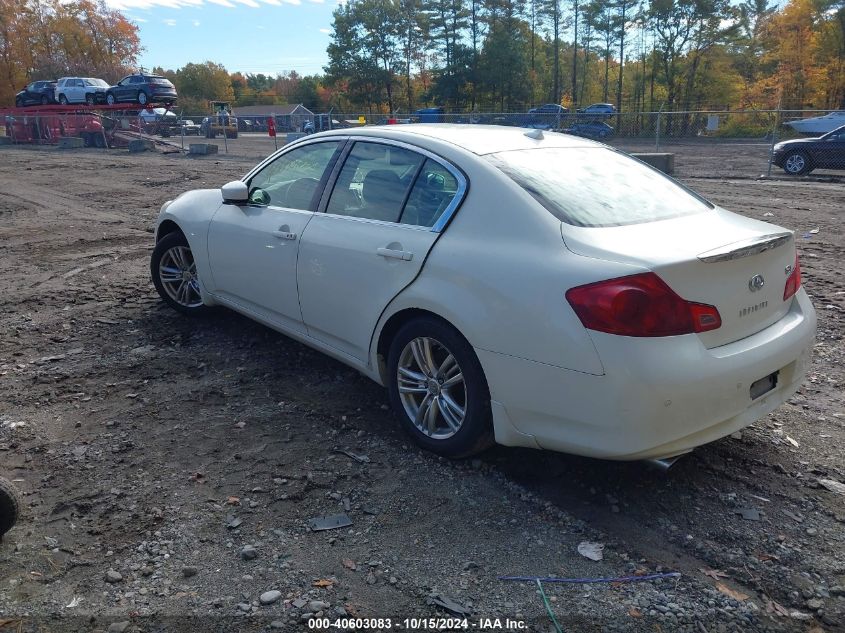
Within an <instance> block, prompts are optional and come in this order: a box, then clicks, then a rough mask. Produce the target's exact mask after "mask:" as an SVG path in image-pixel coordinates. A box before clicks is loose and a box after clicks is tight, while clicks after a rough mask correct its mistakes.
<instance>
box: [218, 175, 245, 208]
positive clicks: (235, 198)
mask: <svg viewBox="0 0 845 633" xmlns="http://www.w3.org/2000/svg"><path fill="white" fill-rule="evenodd" d="M220 192H221V193H222V194H223V202H229V203H235V204H239V203H241V202H246V201H247V200H248V199H249V189H248V188H247V186H246V183H245V182H244V181H243V180H233V181H232V182H227V183H226V184H225V185H223V186H222V187H220Z"/></svg>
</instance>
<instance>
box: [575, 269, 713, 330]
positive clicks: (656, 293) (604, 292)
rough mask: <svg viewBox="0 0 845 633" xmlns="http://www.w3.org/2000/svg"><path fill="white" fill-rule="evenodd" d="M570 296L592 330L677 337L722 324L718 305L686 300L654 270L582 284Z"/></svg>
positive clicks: (578, 312)
mask: <svg viewBox="0 0 845 633" xmlns="http://www.w3.org/2000/svg"><path fill="white" fill-rule="evenodd" d="M566 299H567V301H569V304H570V305H571V306H572V309H573V310H575V314H577V315H578V318H579V319H581V323H583V324H584V327H585V328H587V329H588V330H597V331H599V332H607V333H608V334H619V335H621V336H676V335H679V334H692V333H693V332H707V331H709V330H715V329H717V328H719V327H721V325H722V318H721V316H719V311H718V310H717V309H716V307H715V306H711V305H706V304H703V303H694V302H692V301H686V300H685V299H682V298H681V297H679V296H678V295H677V293H675V291H674V290H672V289H671V288H670V287H669V286H667V285H666V283H665V282H664V281H663V280H662V279H661V278H660V277H658V276H657V275H656V274H654V273H643V274H640V275H631V276H630V277H619V278H618V279H608V280H607V281H599V282H597V283H592V284H587V285H585V286H578V287H577V288H572V289H570V290H568V291H567V292H566Z"/></svg>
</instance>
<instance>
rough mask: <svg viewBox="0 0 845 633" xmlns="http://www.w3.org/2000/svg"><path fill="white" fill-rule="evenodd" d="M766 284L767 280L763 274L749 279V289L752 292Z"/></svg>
mask: <svg viewBox="0 0 845 633" xmlns="http://www.w3.org/2000/svg"><path fill="white" fill-rule="evenodd" d="M765 285H766V280H765V279H763V275H754V276H753V277H752V278H751V279H749V280H748V289H749V290H750V291H751V292H757V291H758V290H760V289H761V288H762V287H763V286H765Z"/></svg>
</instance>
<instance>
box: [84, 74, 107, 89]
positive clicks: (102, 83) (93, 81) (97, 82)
mask: <svg viewBox="0 0 845 633" xmlns="http://www.w3.org/2000/svg"><path fill="white" fill-rule="evenodd" d="M85 85H86V86H97V87H99V88H108V87H109V85H108V84H107V83H106V82H105V81H103V80H102V79H91V78H90V77H89V78H88V79H86V80H85Z"/></svg>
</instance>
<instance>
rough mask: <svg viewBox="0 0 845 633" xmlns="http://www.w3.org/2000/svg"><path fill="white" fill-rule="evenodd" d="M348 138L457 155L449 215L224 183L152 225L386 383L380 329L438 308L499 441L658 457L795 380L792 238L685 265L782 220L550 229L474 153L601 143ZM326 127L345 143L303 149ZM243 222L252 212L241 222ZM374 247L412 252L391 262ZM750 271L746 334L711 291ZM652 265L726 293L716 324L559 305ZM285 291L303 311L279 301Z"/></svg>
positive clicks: (492, 134) (236, 301) (491, 137)
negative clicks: (757, 301) (299, 207)
mask: <svg viewBox="0 0 845 633" xmlns="http://www.w3.org/2000/svg"><path fill="white" fill-rule="evenodd" d="M345 132H346V134H345V136H348V137H349V138H352V139H356V138H361V139H368V138H373V137H376V138H383V139H391V140H394V141H400V142H404V143H410V144H413V145H417V146H419V147H421V148H422V149H424V150H426V151H428V152H432V153H434V154H436V155H438V156H440V157H442V158H443V159H445V160H447V161H450V162H451V163H453V164H455V165H457V166H459V167H460V169H461V170H462V171H463V173H464V174H465V175H466V179H467V181H468V182H469V189H468V191H467V193H466V197H465V200H464V202H463V206H461V208H460V209H459V210H458V211H457V213H456V214H455V215H454V217H453V218H452V219H451V223H450V224H448V226H447V227H446V228H445V230H444V231H443V232H442V233H438V232H437V231H432V230H429V229H426V228H420V227H411V226H404V225H395V224H389V223H385V222H379V221H370V220H363V219H360V218H352V217H347V216H333V215H326V214H323V213H321V212H316V213H311V212H294V211H290V210H287V211H283V212H281V213H287V214H294V213H295V214H297V216H298V218H297V222H294V221H293V220H292V219H291V217H292V215H288V216H285V217H282V216H281V215H276V213H275V212H274V213H270V209H265V211H267V214H266V215H267V216H268V218H266V219H260V218H261V216H262V215H264V214H257V215H256V216H255V217H251V216H250V217H247V218H243V217H238V216H237V213H242V211H240V208H239V207H237V206H235V205H227V204H223V201H222V196H221V194H220V192H219V190H205V191H195V192H190V193H188V194H185V195H183V196H181V197H179V198H178V199H176V200H175V201H173V202H172V203H169V204H166V205H165V206H164V207H163V209H162V214H161V216H160V219H159V227H161V226H162V223H164V222H175V223H176V224H177V225H178V226H179V228H180V229H181V230H182V231H183V233H184V234H185V236H186V237H187V239H188V242H189V243H190V245H191V248H192V251H193V253H194V258H195V261H196V263H197V271H198V274H199V278H200V281H201V290H202V296H203V299H204V301H205V302H206V303H207V304H214V303H221V304H223V305H226V306H228V307H231V308H233V309H235V310H238V311H240V312H243V313H244V314H247V315H249V316H251V317H253V318H255V319H256V320H258V321H260V322H262V323H265V324H266V325H268V326H270V327H273V328H275V329H277V330H279V331H280V332H282V333H284V334H287V335H289V336H291V337H293V338H295V339H296V340H299V341H302V342H304V343H305V344H307V345H310V346H312V347H314V348H316V349H318V350H320V351H323V352H325V353H327V354H329V355H330V356H332V357H334V358H336V359H338V360H340V361H341V362H344V363H346V364H348V365H350V366H352V367H355V368H356V369H358V370H359V371H361V372H362V373H364V374H365V375H367V376H368V377H370V378H372V379H373V380H375V381H377V382H379V383H381V384H385V382H386V378H387V377H386V376H385V375H384V358H383V357H382V356H381V355H380V348H379V339H380V335H381V332H382V331H383V330H384V328H385V327H386V326H387V325H388V323H390V322H391V319H392V318H394V317H396V318H401V317H402V315H403V314H404V313H405V312H406V311H408V310H417V311H419V310H423V311H427V312H431V313H434V314H436V315H439V316H440V317H442V318H443V319H445V320H446V321H448V322H450V323H451V324H452V325H454V326H455V327H456V328H457V329H458V330H459V331H460V332H461V333H462V334H463V335H464V337H465V338H466V339H467V340H468V341H469V343H470V344H471V345H472V347H473V348H474V349H475V352H476V354H477V356H478V358H479V361H480V362H481V366H482V368H483V370H484V373H485V377H486V379H487V383H488V386H489V388H490V394H491V408H492V412H493V425H494V429H495V436H496V440H497V441H498V442H499V443H502V444H506V445H515V446H529V447H534V448H538V447H539V448H546V449H552V450H562V451H567V452H573V453H578V454H583V455H590V456H595V457H602V458H610V459H641V458H659V457H669V456H673V455H677V454H680V453H683V452H686V451H689V450H691V449H692V448H694V447H695V446H698V445H700V444H703V443H706V442H709V441H712V440H715V439H718V438H719V437H723V436H724V435H727V434H729V433H732V432H733V431H735V430H737V429H739V428H742V427H743V426H746V425H747V424H749V423H751V422H753V421H754V420H756V419H759V418H760V417H761V416H762V415H765V414H766V413H767V412H769V411H771V410H772V409H774V408H775V407H777V406H778V405H779V404H781V403H782V402H784V401H785V400H786V399H787V398H788V397H789V396H790V395H791V394H792V393H794V391H795V390H796V389H797V388H798V387H799V386H800V383H801V381H802V379H803V377H804V374H805V372H806V368H807V364H808V359H809V354H810V349H811V347H812V344H813V339H814V335H815V313H814V312H813V308H812V305H811V304H810V301H809V299H808V297H807V295H806V293H805V291H804V290H803V289H801V290H800V291H799V292H798V294H797V295H796V296H795V297H793V298H791V299H790V300H788V301H783V299H782V297H780V296H778V295H779V294H782V293H783V287H784V286H783V284H784V282H785V277H784V272H783V270H780V269H781V268H783V267H784V266H783V265H784V262H788V263H792V261H793V258H794V243H793V241H791V240H790V241H789V243H788V245H787V244H784V245H782V246H780V247H779V248H777V249H774V250H772V251H770V252H765V253H761V254H760V255H757V256H755V257H754V258H745V259H738V260H735V261H728V262H718V263H704V262H700V261H697V260H695V261H693V260H694V257H695V256H696V255H698V254H700V253H702V252H706V251H709V250H711V249H713V248H715V247H717V246H722V245H724V244H726V243H729V242H733V241H738V240H742V239H744V238H747V237H749V236H752V237H753V236H760V235H762V234H764V233H767V232H768V233H772V232H778V231H779V232H781V233H782V232H783V229H780V228H779V227H774V226H772V225H768V224H765V223H761V222H756V221H754V220H748V219H746V218H743V217H741V216H736V215H734V214H731V213H729V212H727V211H724V210H708V211H707V212H706V213H703V214H700V217H699V216H696V215H693V216H687V217H685V218H678V219H675V220H667V221H662V222H650V223H644V224H639V225H631V226H622V227H603V228H582V227H574V226H569V225H562V224H561V222H560V221H559V220H558V219H557V218H555V217H554V216H552V214H550V213H549V212H547V211H546V210H545V209H544V208H543V207H542V206H540V204H539V203H538V202H537V201H535V199H534V198H533V197H532V196H531V195H529V194H528V193H527V192H526V191H525V190H524V189H523V188H521V187H520V186H519V185H517V184H516V182H514V181H513V180H511V179H510V178H508V177H506V176H505V175H504V174H503V173H502V172H501V171H499V170H498V169H497V168H496V167H495V166H493V165H492V164H491V163H489V162H487V161H486V160H484V159H479V155H484V154H488V153H493V152H498V151H503V150H512V149H530V148H535V147H584V146H591V147H600V146H599V144H597V143H593V142H591V141H587V140H584V139H578V138H573V137H569V136H565V135H560V134H545V135H541V137H540V138H539V139H534V138H529V137H526V136H525V135H524V131H523V130H519V129H505V130H502V129H501V128H494V129H492V130H491V128H486V127H484V126H463V125H433V124H422V125H408V126H401V128H400V127H398V126H397V127H395V128H383V127H381V128H376V129H373V128H363V129H360V130H355V131H351V132H349V131H345ZM345 136H344V137H345ZM327 138H340V137H339V136H338V135H337V134H334V135H333V134H331V133H328V134H320V135H315V136H312V137H309V139H308V140H307V141H305V142H313V141H316V140H319V139H327ZM298 145H299V144H294V147H295V146H298ZM284 151H286V150H285V149H283V150H282V152H284ZM268 160H269V159H268ZM259 167H260V166H259ZM259 167H256V169H255V170H253V172H251V174H252V173H256V172H257V170H258V169H259ZM248 178H249V174H248V175H247V177H245V178H244V180H247V179H248ZM236 212H237V213H236ZM215 214H217V215H215ZM212 216H214V217H215V220H214V221H212V219H211V218H212ZM253 219H259V220H260V221H259V222H256V225H255V227H254V229H253V231H252V232H249V231H245V229H244V222H245V221H250V222H251V221H252V220H253ZM218 221H219V223H218ZM210 225H211V227H212V228H211V231H209V226H210ZM277 225H278V226H277ZM284 227H287V228H288V229H289V230H290V232H291V233H296V234H297V238H299V239H296V240H285V242H288V243H285V244H284V245H283V246H280V245H279V243H280V241H281V240H278V241H274V238H273V237H272V235H269V234H264V232H265V231H269V232H270V233H272V231H278V230H280V229H282V228H284ZM681 229H683V230H681ZM160 230H161V229H160ZM562 238H563V239H562ZM289 246H290V247H292V248H288V247H289ZM379 248H390V249H392V250H398V251H406V252H409V253H412V256H411V257H410V259H401V258H398V259H397V258H385V257H383V256H381V255H379V254H378V249H379ZM209 250H211V252H212V256H211V257H210V258H209V255H208V253H209ZM294 251H295V254H294ZM239 262H240V263H241V265H240V266H239ZM256 264H260V268H261V270H259V271H256ZM758 266H759V267H762V268H761V270H764V274H766V275H767V276H772V275H774V277H772V281H771V283H770V288H769V291H770V292H771V293H773V294H772V296H771V297H769V298H768V300H769V301H770V302H771V310H770V311H768V312H766V314H762V315H756V317H755V319H751V320H748V321H744V322H743V323H752V325H749V326H748V327H747V328H745V329H743V327H744V326H743V325H742V324H738V323H739V322H738V321H737V320H736V319H734V320H733V321H732V317H731V315H729V314H728V312H729V311H735V309H738V308H739V309H741V306H742V305H743V300H747V301H750V300H749V299H747V295H748V289H747V288H746V289H745V290H744V292H745V294H743V292H740V291H737V292H736V293H735V294H734V295H731V296H728V297H724V296H722V295H719V288H720V287H721V286H723V285H724V283H723V282H724V280H725V279H733V278H736V279H738V280H739V281H740V282H741V283H742V284H746V283H747V278H748V276H749V275H747V271H748V269H749V267H750V268H751V269H753V270H757V267H758ZM732 267H733V268H732ZM265 268H266V269H265ZM647 271H655V272H658V274H660V275H661V277H663V278H664V279H665V280H666V281H667V283H669V284H670V286H671V287H673V288H677V289H678V290H677V291H678V292H679V293H680V294H681V296H683V297H684V298H685V299H688V300H691V301H704V302H706V301H714V302H716V303H718V302H719V301H721V302H722V305H721V306H720V311H721V312H722V316H723V318H724V321H725V330H724V331H723V332H720V331H719V330H714V331H712V332H706V333H703V334H688V335H682V336H667V337H659V338H634V337H625V336H617V335H611V334H605V333H601V332H595V331H592V330H586V329H585V328H584V327H583V325H582V324H581V322H580V320H579V318H578V316H577V315H576V314H575V312H574V311H573V310H572V308H571V306H570V305H569V303H568V302H567V300H566V297H565V293H566V291H567V290H568V289H570V288H572V287H575V286H579V285H583V284H588V283H591V282H595V281H601V280H606V279H612V278H616V277H621V276H626V275H632V274H637V273H642V272H647ZM778 271H780V276H777V272H778ZM268 288H269V289H270V291H271V292H270V293H269V295H270V296H268ZM729 294H730V293H729ZM294 295H295V296H297V297H298V305H297V306H296V307H295V308H293V309H291V307H290V306H291V305H293V297H294ZM748 296H750V295H748ZM767 296H768V295H767ZM297 310H300V312H299V320H297ZM723 335H725V336H726V337H727V338H724V337H723ZM720 337H723V338H720ZM773 372H778V379H777V380H778V382H777V385H776V387H775V388H774V389H773V390H772V391H769V392H768V393H765V394H764V395H763V396H761V397H759V398H757V399H756V400H754V401H753V402H752V400H751V397H750V395H749V387H750V385H751V384H752V383H753V382H755V381H757V380H759V379H761V378H764V377H766V376H768V375H770V374H772V373H773Z"/></svg>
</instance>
